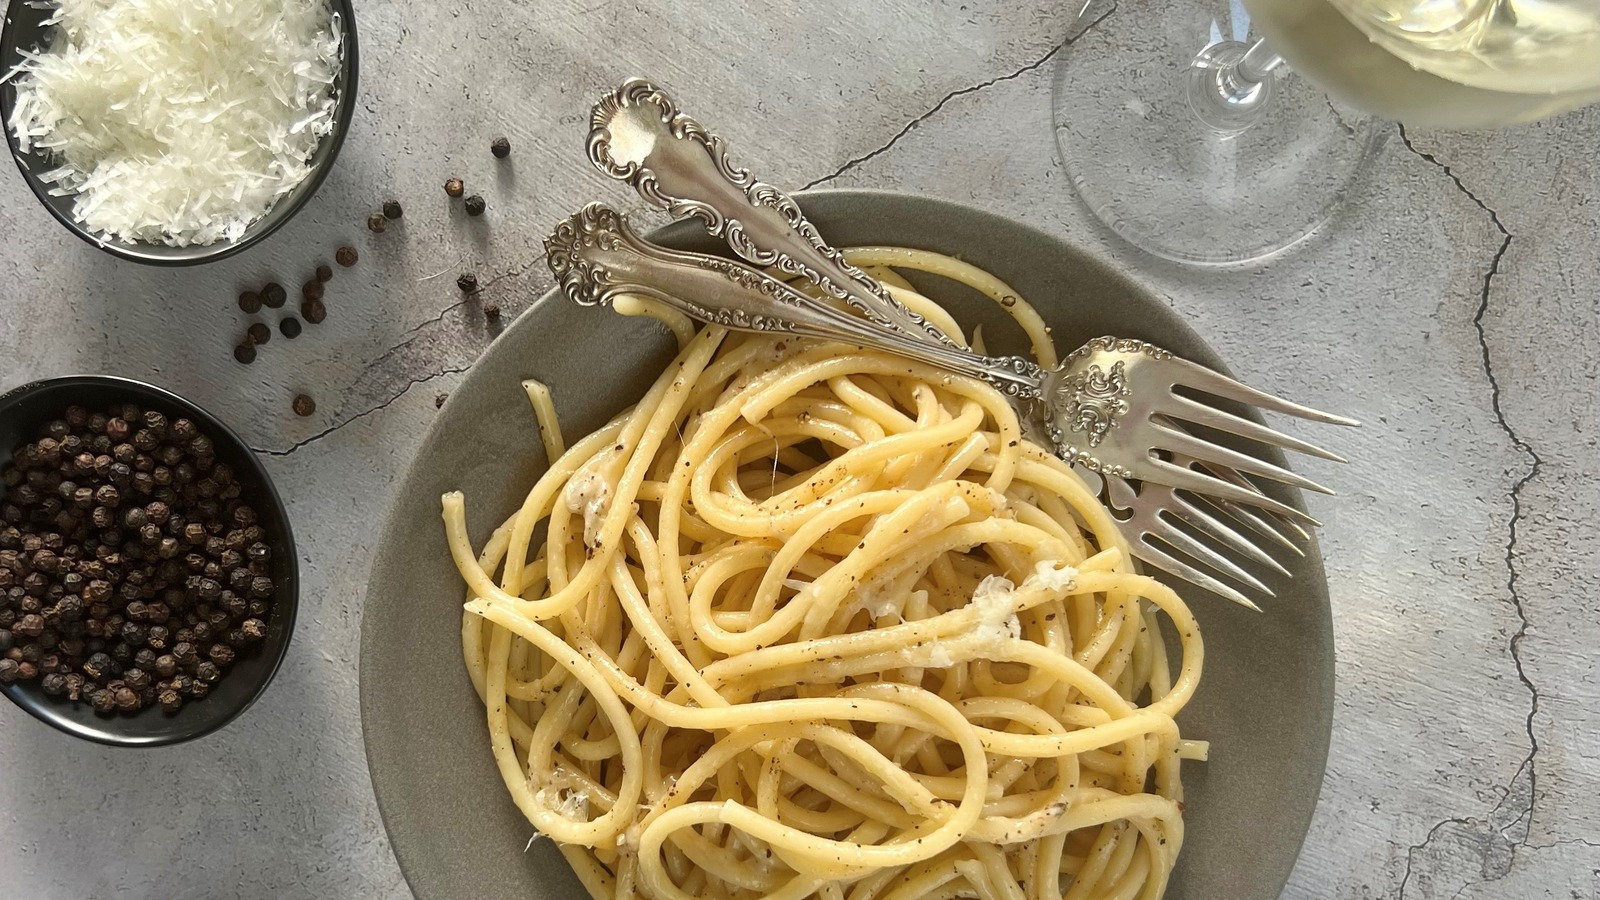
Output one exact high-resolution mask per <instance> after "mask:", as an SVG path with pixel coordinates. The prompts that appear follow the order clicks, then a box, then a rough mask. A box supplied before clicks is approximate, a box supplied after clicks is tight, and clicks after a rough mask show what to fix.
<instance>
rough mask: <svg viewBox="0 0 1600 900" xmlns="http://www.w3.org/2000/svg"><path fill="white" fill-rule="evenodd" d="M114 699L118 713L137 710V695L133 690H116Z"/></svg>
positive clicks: (124, 688)
mask: <svg viewBox="0 0 1600 900" xmlns="http://www.w3.org/2000/svg"><path fill="white" fill-rule="evenodd" d="M115 699H116V706H117V711H118V712H125V713H130V712H137V711H138V709H139V694H138V693H137V692H136V691H134V689H133V688H130V687H120V688H117V692H116V698H115Z"/></svg>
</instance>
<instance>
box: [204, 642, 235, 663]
mask: <svg viewBox="0 0 1600 900" xmlns="http://www.w3.org/2000/svg"><path fill="white" fill-rule="evenodd" d="M206 655H207V656H209V657H211V661H212V662H214V663H216V664H217V665H218V666H220V667H222V668H224V669H225V668H227V667H228V666H231V665H233V648H232V647H230V646H228V645H227V644H212V645H211V651H210V652H209V653H207V654H206Z"/></svg>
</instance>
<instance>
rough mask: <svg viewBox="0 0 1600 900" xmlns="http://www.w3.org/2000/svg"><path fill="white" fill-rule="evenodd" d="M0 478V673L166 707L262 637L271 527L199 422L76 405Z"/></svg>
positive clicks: (77, 695)
mask: <svg viewBox="0 0 1600 900" xmlns="http://www.w3.org/2000/svg"><path fill="white" fill-rule="evenodd" d="M0 479H3V485H4V496H3V502H0V682H7V683H10V682H16V681H35V680H37V681H38V682H39V685H40V688H41V689H42V690H43V691H44V693H45V694H47V695H50V696H57V697H63V698H65V699H66V700H69V701H81V702H86V703H89V704H91V705H92V706H93V707H94V708H95V709H96V710H97V711H99V712H102V713H112V712H122V713H133V712H137V711H139V710H141V709H144V708H146V707H150V706H158V705H159V706H160V707H161V708H162V709H163V710H165V711H166V712H168V713H173V712H176V711H178V710H179V709H181V708H182V706H183V704H184V703H185V702H188V701H192V700H197V699H200V698H201V697H204V696H205V694H206V692H208V691H209V690H210V688H211V686H212V685H214V684H215V683H216V682H218V681H220V680H221V679H222V678H223V677H225V672H226V670H227V669H228V668H230V667H231V666H232V665H233V664H234V662H235V661H236V660H237V659H238V657H239V655H240V654H242V653H248V652H249V648H250V647H251V646H252V645H254V644H257V643H259V642H260V641H261V640H262V639H263V638H264V637H265V636H266V633H267V622H268V621H269V620H270V617H271V614H272V597H273V593H274V590H275V588H276V586H275V585H274V584H273V582H272V578H271V557H272V553H271V550H270V548H269V546H268V544H267V538H268V535H267V533H266V531H265V530H264V529H263V528H262V526H261V525H260V524H259V523H258V522H257V514H256V511H255V509H254V508H252V507H251V506H250V505H249V504H248V503H247V502H245V501H244V500H243V499H242V498H243V495H244V493H245V489H246V486H245V485H243V484H241V483H240V481H239V475H238V473H235V472H234V471H233V469H232V468H231V467H230V466H229V465H228V464H227V463H224V462H220V461H218V460H217V458H216V445H215V443H214V442H213V440H212V439H211V438H210V437H209V436H207V435H205V434H204V433H202V432H201V431H200V429H199V427H198V426H196V425H195V423H194V422H192V421H190V420H188V419H183V418H172V419H169V418H168V416H167V415H165V414H164V413H162V412H160V411H158V410H147V409H143V408H141V407H138V406H135V405H133V404H124V405H119V406H114V407H111V408H108V409H106V410H105V411H103V412H91V411H89V410H88V409H85V408H84V407H79V406H74V407H70V408H68V409H67V410H66V411H65V413H64V415H63V416H62V417H61V418H59V419H54V420H51V421H50V422H47V423H46V424H45V425H44V426H43V427H42V428H41V429H40V431H39V436H38V438H37V439H35V440H34V441H32V442H30V443H27V444H24V445H22V446H21V447H18V448H17V449H16V452H15V453H14V454H13V456H12V459H11V462H10V463H8V464H7V465H6V467H5V469H4V472H3V474H0Z"/></svg>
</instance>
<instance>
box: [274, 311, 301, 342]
mask: <svg viewBox="0 0 1600 900" xmlns="http://www.w3.org/2000/svg"><path fill="white" fill-rule="evenodd" d="M278 330H279V331H281V332H283V336H284V337H286V338H288V339H289V340H291V341H292V340H294V339H295V338H297V337H299V336H300V320H299V319H296V318H295V317H294V316H289V317H287V318H285V319H284V320H283V321H282V322H279V323H278Z"/></svg>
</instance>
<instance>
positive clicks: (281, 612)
mask: <svg viewBox="0 0 1600 900" xmlns="http://www.w3.org/2000/svg"><path fill="white" fill-rule="evenodd" d="M119 403H136V404H138V405H140V406H143V407H145V408H147V409H157V410H160V411H162V412H164V413H166V414H167V416H168V417H169V418H172V417H176V416H182V417H184V418H188V419H190V420H192V421H193V422H194V423H195V424H196V425H199V426H200V430H201V431H202V432H203V433H205V434H206V435H208V436H209V437H210V438H211V439H212V441H213V443H214V444H215V445H216V454H217V460H218V461H219V462H225V463H227V464H228V465H229V466H231V467H233V470H234V472H235V473H237V477H238V479H239V483H240V484H241V485H242V486H243V487H244V493H243V494H242V495H241V497H240V499H242V500H244V501H245V502H247V503H249V504H250V505H251V506H253V507H254V508H255V509H256V515H257V521H258V522H259V524H260V525H261V527H262V528H264V529H265V530H266V532H267V545H268V546H269V547H271V548H272V563H271V565H272V580H273V581H274V582H275V583H276V584H277V586H278V591H277V594H276V595H275V596H274V598H273V608H272V616H271V619H270V620H269V621H268V623H267V636H266V638H265V639H264V640H262V641H261V642H260V643H259V644H257V645H256V646H254V647H252V648H249V649H247V650H244V651H241V652H240V654H239V657H238V660H237V661H236V662H235V663H234V664H233V666H232V667H231V668H229V670H228V671H227V672H226V673H225V674H224V675H223V677H222V680H221V681H219V682H217V683H216V685H214V686H213V687H212V689H211V693H210V694H209V695H208V696H207V697H206V698H205V699H203V700H192V701H190V702H188V703H185V704H184V705H183V707H182V708H181V709H179V710H178V711H177V712H176V713H174V714H171V715H168V714H167V713H164V712H162V711H161V710H160V709H143V710H140V711H139V712H137V713H134V714H132V715H125V714H123V713H115V714H112V715H102V714H99V713H96V712H95V711H94V709H93V708H91V707H90V706H89V704H88V703H86V702H83V701H77V702H74V701H71V700H68V699H67V698H65V697H49V696H46V695H45V693H44V691H42V690H40V688H39V683H38V682H37V681H32V682H21V681H18V682H13V683H11V684H4V685H0V693H4V694H5V695H6V696H7V697H9V698H11V701H12V702H13V703H15V704H17V705H18V706H20V707H22V708H23V709H25V710H27V711H28V712H29V713H30V714H32V715H33V716H34V717H35V718H38V719H39V720H41V721H43V722H45V723H47V724H49V725H51V726H53V727H55V728H57V729H60V730H61V731H64V732H66V733H67V734H70V735H74V736H76V737H80V738H83V739H84V740H89V741H94V742H96V743H100V744H112V745H118V746H124V747H157V746H161V745H163V744H176V743H179V742H180V741H187V740H191V739H193V738H197V737H200V736H201V735H205V734H209V733H211V732H213V731H216V730H217V729H218V728H221V727H222V726H224V725H226V724H228V723H229V722H231V721H233V719H234V718H235V717H237V716H238V715H239V714H240V713H242V712H244V711H245V710H246V709H248V708H249V707H250V704H252V703H254V702H255V700H256V698H257V697H259V696H261V692H262V691H263V690H265V689H266V686H267V682H269V681H271V680H272V676H273V675H274V674H276V673H277V671H278V666H279V664H280V663H282V662H283V657H284V654H285V653H286V652H288V649H289V637H290V636H291V635H292V634H293V633H294V618H295V610H296V607H297V606H298V605H299V601H300V572H299V565H298V558H297V555H296V553H295V547H294V533H293V531H291V530H290V527H289V515H288V511H287V510H286V509H285V508H284V506H283V500H282V499H280V498H279V497H278V492H277V490H276V489H275V488H274V487H273V486H272V479H271V478H269V477H268V476H267V470H266V469H265V468H263V467H262V465H261V461H260V460H258V459H256V456H255V454H254V453H252V452H251V451H250V448H249V447H248V446H246V445H245V443H244V441H243V440H241V439H240V438H239V436H238V435H236V434H234V433H233V432H232V431H231V430H230V429H229V428H228V426H226V425H224V424H223V423H222V421H221V420H219V419H218V418H217V417H216V416H213V415H212V414H210V413H208V412H206V411H205V410H204V409H201V408H200V407H198V406H196V405H195V404H193V403H190V402H189V401H188V400H185V399H183V398H182V397H179V396H178V395H177V394H174V393H172V392H171V391H168V390H164V389H162V388H158V387H156V386H155V385H150V384H145V383H143V382H140V381H133V380H131V379H127V378H115V377H112V376H109V375H69V376H66V377H63V378H51V379H48V380H46V381H35V382H33V383H31V384H25V385H22V386H21V387H18V388H14V389H12V390H10V391H7V392H5V393H4V394H0V469H3V468H4V467H5V466H6V464H8V463H9V462H10V461H11V454H12V453H14V452H15V451H16V449H17V448H18V447H19V446H21V445H23V444H25V443H27V442H29V441H32V440H34V439H36V438H37V437H38V436H39V429H40V427H42V426H43V425H44V424H45V423H46V422H48V421H50V420H51V419H55V418H59V417H60V416H61V414H62V413H63V412H65V411H66V408H67V407H68V406H73V405H77V406H83V407H86V408H88V409H90V410H104V409H105V408H107V407H109V406H112V405H114V404H119Z"/></svg>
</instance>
